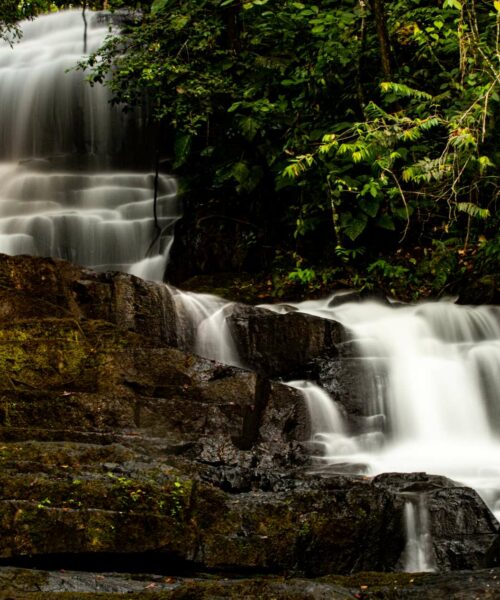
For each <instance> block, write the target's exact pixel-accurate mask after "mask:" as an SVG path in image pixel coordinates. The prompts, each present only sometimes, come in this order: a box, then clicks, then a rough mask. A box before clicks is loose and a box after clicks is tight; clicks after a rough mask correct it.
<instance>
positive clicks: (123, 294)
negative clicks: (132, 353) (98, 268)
mask: <svg viewBox="0 0 500 600" xmlns="http://www.w3.org/2000/svg"><path fill="white" fill-rule="evenodd" d="M0 289H1V290H2V296H1V297H2V308H1V309H0V319H2V320H9V319H16V320H19V319H22V318H38V317H43V316H50V317H57V318H58V317H61V316H66V317H68V318H74V319H81V318H86V319H92V320H104V321H107V322H110V323H113V324H114V325H117V326H118V327H119V328H120V329H124V330H127V331H131V332H134V333H138V334H141V335H144V336H145V337H147V338H148V339H149V340H151V341H154V342H162V343H165V344H175V337H176V333H175V310H174V305H173V301H172V299H171V297H170V294H169V293H168V290H167V288H166V287H165V286H162V285H156V284H153V283H150V282H146V281H142V280H141V279H138V278H137V277H133V276H130V275H124V274H122V273H95V272H93V271H89V270H88V269H84V268H81V267H78V266H76V265H72V264H70V263H67V262H65V261H60V260H55V259H45V258H36V257H27V256H4V255H2V257H1V260H0Z"/></svg>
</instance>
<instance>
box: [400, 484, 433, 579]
mask: <svg viewBox="0 0 500 600" xmlns="http://www.w3.org/2000/svg"><path fill="white" fill-rule="evenodd" d="M404 520H405V527H406V548H405V549H404V552H403V561H404V569H405V571H408V572H410V573H412V572H413V573H415V572H424V571H427V572H430V571H435V570H436V561H435V557H434V552H433V547H432V537H431V533H430V523H429V511H428V508H427V502H426V498H425V495H424V494H414V495H412V496H411V497H410V498H409V499H408V501H407V502H406V503H405V514H404Z"/></svg>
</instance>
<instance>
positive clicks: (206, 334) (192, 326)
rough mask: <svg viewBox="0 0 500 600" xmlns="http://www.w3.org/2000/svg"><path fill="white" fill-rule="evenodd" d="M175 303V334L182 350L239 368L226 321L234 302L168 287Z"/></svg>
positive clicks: (239, 363)
mask: <svg viewBox="0 0 500 600" xmlns="http://www.w3.org/2000/svg"><path fill="white" fill-rule="evenodd" d="M170 289H171V292H172V294H173V297H174V301H175V303H176V309H177V310H176V312H177V319H178V324H177V331H178V335H179V338H180V339H181V345H182V346H183V347H184V348H187V349H190V350H193V349H194V351H195V352H196V353H197V354H199V355H200V356H203V357H204V358H209V359H211V360H216V361H218V362H221V363H224V364H227V365H233V366H238V367H239V366H242V365H241V362H240V358H239V356H238V351H237V349H236V344H235V342H234V340H233V337H232V334H231V331H230V330H229V326H228V324H227V321H226V316H227V315H228V314H229V312H230V311H231V308H232V306H233V305H234V304H233V302H228V301H227V300H223V299H222V298H219V297H218V296H213V295H211V294H195V293H192V292H183V291H181V290H178V289H175V288H170Z"/></svg>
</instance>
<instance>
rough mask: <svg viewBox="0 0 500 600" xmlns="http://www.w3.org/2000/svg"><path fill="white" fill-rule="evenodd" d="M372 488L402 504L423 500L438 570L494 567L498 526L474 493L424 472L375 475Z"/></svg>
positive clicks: (448, 480) (444, 478)
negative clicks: (398, 496) (389, 493)
mask: <svg viewBox="0 0 500 600" xmlns="http://www.w3.org/2000/svg"><path fill="white" fill-rule="evenodd" d="M373 485H374V486H382V487H383V488H384V489H386V490H387V489H388V490H391V491H392V492H394V493H396V494H401V497H402V498H403V499H406V501H415V500H417V501H418V499H419V497H423V500H424V502H425V510H427V511H428V515H429V528H430V534H431V536H432V546H433V552H434V554H435V560H436V564H438V565H439V568H440V569H441V570H460V569H465V568H467V569H471V568H480V567H485V566H489V565H490V564H494V558H493V555H494V554H495V552H494V547H495V545H496V544H497V540H498V532H499V525H498V522H497V520H496V519H495V517H494V516H493V515H492V514H491V512H490V511H489V509H488V508H487V507H486V505H485V504H484V502H483V501H482V500H481V498H480V497H479V496H478V494H477V493H476V492H475V491H474V490H471V489H470V488H466V487H464V486H463V485H461V484H459V483H456V482H454V481H451V480H450V479H447V478H446V477H441V476H436V475H427V474H426V473H389V474H384V475H379V476H378V477H375V479H374V480H373ZM464 561H465V562H466V564H465V562H464Z"/></svg>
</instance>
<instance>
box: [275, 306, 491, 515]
mask: <svg viewBox="0 0 500 600" xmlns="http://www.w3.org/2000/svg"><path fill="white" fill-rule="evenodd" d="M266 308H268V309H271V310H274V311H276V312H283V310H287V309H286V308H284V307H283V306H281V307H273V306H266ZM292 308H293V310H298V311H301V312H305V313H308V314H313V315H317V316H321V317H323V318H329V319H334V320H337V321H340V322H341V323H342V324H344V325H345V326H346V327H347V328H348V329H350V330H351V332H352V334H353V338H354V340H355V343H356V346H357V348H358V355H359V358H358V362H359V364H360V368H362V367H363V366H364V369H363V370H364V372H365V375H366V376H367V377H369V378H372V381H371V384H370V385H367V387H366V389H367V397H366V402H365V403H364V404H365V406H366V413H365V417H364V419H365V425H366V426H365V428H364V429H363V427H361V433H360V429H359V427H358V428H357V429H356V431H354V432H353V433H351V434H349V433H348V434H347V436H348V437H349V438H350V441H351V444H350V446H349V447H350V453H341V454H339V453H338V452H337V451H336V449H335V446H333V448H332V446H329V445H328V443H324V445H323V447H324V450H323V456H322V462H323V464H326V465H330V466H333V467H335V465H336V464H337V463H345V462H346V461H347V462H349V463H350V464H351V465H352V470H353V472H359V470H360V465H361V464H364V470H365V472H366V473H367V474H371V475H377V474H380V473H384V472H403V473H404V472H417V471H426V472H428V473H433V474H440V475H446V476H448V477H450V478H452V479H454V480H457V481H461V482H463V483H464V484H466V485H469V486H471V487H473V488H474V489H476V490H477V491H478V492H479V493H480V494H481V496H482V497H483V499H484V500H485V501H486V503H487V504H488V505H489V506H490V508H491V509H492V510H493V511H494V513H495V514H496V516H497V518H498V517H499V516H500V513H499V509H500V318H499V313H498V311H497V312H495V310H494V309H493V308H490V307H475V308H472V307H466V306H458V305H454V304H452V303H451V302H438V303H425V304H420V305H415V306H408V305H396V306H391V305H389V304H382V303H376V302H364V303H346V304H340V305H339V306H337V305H335V303H333V302H332V299H331V298H329V299H327V300H322V301H309V302H304V303H297V304H294V305H293V306H292ZM369 394H372V396H371V397H370V396H369ZM311 414H312V413H311ZM311 421H312V424H313V439H315V440H317V439H319V438H320V439H322V440H323V441H324V440H328V439H329V435H330V432H331V416H326V417H324V418H322V422H321V423H319V422H318V417H317V416H311ZM358 425H359V423H358ZM345 447H348V446H347V445H346V446H345Z"/></svg>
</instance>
